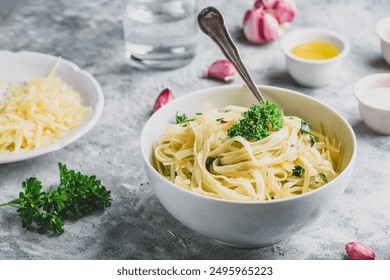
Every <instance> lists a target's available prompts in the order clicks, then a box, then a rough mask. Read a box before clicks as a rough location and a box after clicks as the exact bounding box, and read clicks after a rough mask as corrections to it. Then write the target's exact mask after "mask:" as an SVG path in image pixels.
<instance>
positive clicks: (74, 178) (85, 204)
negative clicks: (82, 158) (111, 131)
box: [0, 163, 111, 234]
mask: <svg viewBox="0 0 390 280" xmlns="http://www.w3.org/2000/svg"><path fill="white" fill-rule="evenodd" d="M58 167H59V170H60V185H59V187H58V188H57V189H54V188H53V187H50V189H49V190H48V191H47V192H44V191H42V184H41V182H40V181H39V180H38V179H37V178H35V177H31V178H28V179H26V180H25V181H24V182H23V183H22V188H23V192H20V193H19V197H18V198H16V199H13V200H11V201H9V202H7V203H4V204H0V206H12V207H15V208H17V209H18V210H17V212H18V214H19V217H20V218H21V220H22V226H23V228H25V229H27V230H33V229H36V230H37V231H38V232H39V233H42V234H44V233H46V232H48V231H50V232H52V233H54V234H60V233H63V232H64V228H63V226H64V219H65V218H67V217H76V218H79V217H82V216H84V215H87V214H89V213H92V212H93V211H95V210H98V209H104V208H106V207H109V206H110V205H111V197H110V191H108V190H107V189H106V187H104V186H103V185H102V184H101V182H100V181H99V180H97V179H96V177H95V176H87V175H84V174H81V173H80V172H75V171H73V170H68V169H67V167H66V165H64V164H61V163H58Z"/></svg>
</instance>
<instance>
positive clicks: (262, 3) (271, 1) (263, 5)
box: [254, 0, 278, 10]
mask: <svg viewBox="0 0 390 280" xmlns="http://www.w3.org/2000/svg"><path fill="white" fill-rule="evenodd" d="M277 2H278V0H257V1H256V2H255V4H254V7H255V8H256V9H264V10H265V9H273V8H275V6H276V3H277Z"/></svg>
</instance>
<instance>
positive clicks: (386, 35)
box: [376, 17, 390, 65]
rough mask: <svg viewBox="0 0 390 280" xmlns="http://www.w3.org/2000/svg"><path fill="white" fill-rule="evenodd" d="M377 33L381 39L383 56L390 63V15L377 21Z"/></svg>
mask: <svg viewBox="0 0 390 280" xmlns="http://www.w3.org/2000/svg"><path fill="white" fill-rule="evenodd" d="M376 33H377V34H378V36H379V38H380V39H381V50H382V55H383V58H384V59H385V60H386V62H387V63H388V64H389V65H390V17H387V18H384V19H382V20H381V21H379V22H378V23H377V25H376Z"/></svg>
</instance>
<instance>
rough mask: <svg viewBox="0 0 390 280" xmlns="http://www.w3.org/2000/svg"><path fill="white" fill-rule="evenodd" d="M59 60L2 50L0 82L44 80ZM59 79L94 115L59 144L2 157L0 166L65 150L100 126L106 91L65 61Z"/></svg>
mask: <svg viewBox="0 0 390 280" xmlns="http://www.w3.org/2000/svg"><path fill="white" fill-rule="evenodd" d="M57 59H58V58H57V57H55V56H51V55H47V54H42V53H35V52H26V51H23V52H17V53H14V52H9V51H0V80H6V81H11V82H12V81H14V82H25V81H28V80H31V79H35V78H40V77H44V76H46V75H47V74H48V71H49V70H50V69H51V67H52V66H53V65H54V63H55V62H56V61H57ZM57 76H59V77H60V78H61V79H62V80H63V81H64V82H65V83H67V84H68V85H70V86H72V87H73V89H75V90H76V91H77V92H78V93H79V94H80V96H81V102H82V103H83V105H85V106H89V107H91V113H90V114H89V115H88V117H87V118H85V120H84V122H83V123H82V124H81V125H79V126H78V127H77V128H75V129H74V130H73V131H72V132H71V133H70V134H69V135H67V136H66V137H64V138H62V139H60V140H59V141H57V142H55V143H53V144H51V145H48V146H45V147H42V148H39V149H37V150H35V151H31V152H24V153H7V154H0V164H4V163H11V162H17V161H22V160H26V159H30V158H34V157H37V156H40V155H44V154H47V153H50V152H53V151H57V150H59V149H62V148H63V147H65V146H67V145H69V144H71V143H72V142H74V141H76V140H77V139H79V138H80V137H81V136H83V135H84V134H86V133H87V132H88V131H89V130H90V129H91V128H92V127H93V126H94V125H95V124H96V122H97V120H98V119H99V117H100V115H101V113H102V111H103V106H104V97H103V92H102V89H101V88H100V86H99V84H98V82H97V81H96V80H95V79H94V78H93V77H92V76H91V74H89V73H88V72H86V71H84V70H82V69H80V68H79V67H78V66H77V65H76V64H74V63H72V62H70V61H67V60H65V59H62V60H61V63H60V64H59V66H58V69H57ZM0 95H1V93H0Z"/></svg>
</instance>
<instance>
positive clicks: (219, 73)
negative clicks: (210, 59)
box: [205, 59, 237, 82]
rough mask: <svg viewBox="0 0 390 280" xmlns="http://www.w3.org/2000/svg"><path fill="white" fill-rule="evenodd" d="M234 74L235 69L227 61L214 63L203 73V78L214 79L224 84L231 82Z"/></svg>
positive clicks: (235, 72)
mask: <svg viewBox="0 0 390 280" xmlns="http://www.w3.org/2000/svg"><path fill="white" fill-rule="evenodd" d="M236 74H237V71H236V69H235V68H234V66H233V64H232V63H231V62H230V61H229V60H227V59H221V60H217V61H215V62H214V63H213V64H211V65H210V67H209V68H207V69H206V71H205V77H209V78H216V79H220V80H223V81H225V82H230V81H232V80H233V78H234V76H235V75H236Z"/></svg>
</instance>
